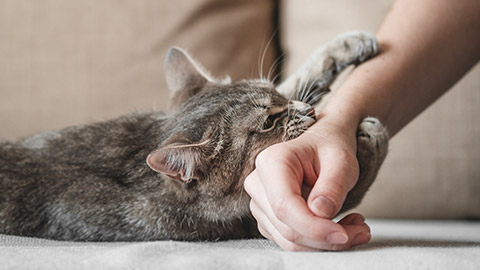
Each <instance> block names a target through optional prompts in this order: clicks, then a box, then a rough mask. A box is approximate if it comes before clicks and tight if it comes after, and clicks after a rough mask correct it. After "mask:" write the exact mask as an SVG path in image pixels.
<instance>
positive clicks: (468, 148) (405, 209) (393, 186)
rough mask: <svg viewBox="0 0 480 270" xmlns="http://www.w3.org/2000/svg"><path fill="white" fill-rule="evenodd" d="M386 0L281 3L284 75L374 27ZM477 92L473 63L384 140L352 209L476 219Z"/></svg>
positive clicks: (479, 172) (479, 84)
mask: <svg viewBox="0 0 480 270" xmlns="http://www.w3.org/2000/svg"><path fill="white" fill-rule="evenodd" d="M393 2H394V1H393V0H389V1H378V0H366V1H355V0H340V1H327V0H286V1H284V9H283V13H282V15H283V16H282V18H283V21H282V23H283V26H284V28H283V30H284V32H282V37H283V40H282V41H283V42H282V43H283V47H284V49H285V50H286V55H287V57H286V59H287V62H286V65H285V68H286V70H287V73H292V72H293V71H294V70H295V69H297V68H298V67H299V66H300V65H301V63H302V62H303V61H305V59H306V58H307V57H308V56H309V55H310V54H311V53H312V52H313V51H314V50H315V49H316V48H317V46H318V45H319V44H323V43H325V42H327V41H328V40H329V39H331V38H333V37H334V36H336V35H337V34H339V33H343V32H347V31H352V30H364V31H365V30H366V31H371V32H375V31H376V29H377V28H378V26H379V25H380V23H381V22H382V20H383V18H384V17H385V15H386V14H387V13H388V11H389V9H390V7H391V5H392V3H393ZM407 19H408V18H407ZM337 86H338V84H337ZM479 89H480V65H477V66H476V67H475V68H474V69H473V70H471V71H470V72H469V73H468V74H467V75H466V76H465V77H464V78H462V80H461V81H460V82H458V83H457V84H456V85H455V86H454V87H453V89H451V90H450V91H449V92H448V93H447V94H445V95H444V96H443V97H441V98H440V99H439V100H438V101H437V102H436V103H435V104H433V105H432V106H431V107H430V108H428V109H427V110H426V111H425V112H424V113H422V114H421V115H420V116H419V117H418V118H416V119H415V120H414V121H413V122H412V123H410V124H409V125H408V126H407V127H405V128H404V129H403V130H402V131H401V132H400V133H399V134H397V135H396V136H395V137H394V138H393V139H392V141H391V143H390V152H389V154H388V156H387V159H386V161H385V163H384V165H383V168H382V170H381V171H380V174H379V176H378V178H377V180H376V183H374V185H373V186H372V188H371V190H370V191H369V193H368V194H367V197H366V198H365V200H364V202H363V203H362V205H361V206H360V208H359V211H360V212H362V213H364V214H366V215H367V216H370V217H393V218H464V217H477V218H478V217H480V207H479V206H480V196H478V194H480V166H478V164H480V122H479V120H478V115H480V91H479ZM405 109H406V110H408V108H405Z"/></svg>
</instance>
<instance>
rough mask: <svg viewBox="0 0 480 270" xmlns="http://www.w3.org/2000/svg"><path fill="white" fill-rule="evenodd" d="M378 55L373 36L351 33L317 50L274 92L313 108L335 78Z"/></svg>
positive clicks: (376, 44)
mask: <svg viewBox="0 0 480 270" xmlns="http://www.w3.org/2000/svg"><path fill="white" fill-rule="evenodd" d="M377 53H378V43H377V40H376V39H375V36H374V35H372V34H370V33H364V32H350V33H346V34H343V35H340V36H338V37H336V38H335V39H334V40H332V41H331V42H329V43H327V44H326V45H325V46H323V47H321V48H319V49H318V50H316V51H315V52H314V53H313V55H312V56H310V57H309V58H308V60H307V62H306V63H305V64H304V65H303V66H302V67H301V68H300V69H299V70H298V71H297V72H295V73H294V74H293V75H292V76H290V77H289V78H287V80H285V81H284V82H283V83H281V84H280V85H279V86H278V87H277V90H278V91H279V92H280V93H281V94H283V95H284V96H285V97H286V98H289V99H290V98H292V99H296V100H299V101H303V102H306V103H309V104H310V105H316V103H318V102H319V101H320V99H321V97H322V96H323V95H324V94H325V93H328V91H329V86H330V85H331V84H332V82H333V81H334V79H335V77H336V76H337V75H338V73H340V72H341V71H342V70H344V69H345V68H346V67H347V66H349V65H352V64H354V65H358V64H360V63H362V62H364V61H366V60H368V59H369V58H371V57H373V56H374V55H376V54H377Z"/></svg>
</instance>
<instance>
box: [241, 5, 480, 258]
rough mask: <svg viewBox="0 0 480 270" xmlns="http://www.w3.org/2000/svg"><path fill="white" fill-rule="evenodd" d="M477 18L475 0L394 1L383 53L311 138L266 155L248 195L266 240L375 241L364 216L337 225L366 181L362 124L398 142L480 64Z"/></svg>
mask: <svg viewBox="0 0 480 270" xmlns="http://www.w3.org/2000/svg"><path fill="white" fill-rule="evenodd" d="M478 14H480V2H479V1H477V0H464V1H449V0H424V1H415V0H398V1H397V2H396V3H395V5H394V7H393V8H392V10H391V11H390V13H389V14H388V15H387V16H386V18H385V20H384V22H383V23H382V25H381V27H380V29H379V30H378V32H377V39H378V41H379V43H380V48H381V54H380V55H379V56H377V57H375V58H373V59H372V60H370V61H368V62H366V63H364V64H362V65H361V66H359V67H358V68H357V69H355V70H354V72H353V73H352V74H351V76H350V77H349V78H348V79H347V81H346V82H345V83H344V84H343V85H342V86H341V87H340V88H339V89H338V90H337V91H336V93H335V94H334V96H333V97H332V98H331V100H330V102H329V103H328V104H327V105H326V107H325V109H324V111H323V112H322V114H321V115H320V117H319V120H318V121H317V123H316V124H314V125H313V126H312V127H311V128H310V129H309V131H307V133H305V134H303V135H302V136H300V137H299V138H297V139H294V140H291V141H288V142H285V143H281V144H277V145H274V146H271V147H270V148H267V149H266V150H264V151H263V152H262V153H260V154H259V155H258V157H257V160H256V169H255V171H253V172H252V174H250V175H249V176H248V177H247V179H246V181H245V189H246V190H247V192H248V194H249V195H250V196H251V197H252V200H251V202H250V208H251V211H252V213H253V215H254V216H255V218H256V219H257V221H258V227H259V229H260V232H261V233H262V234H263V235H264V236H265V237H266V238H268V239H271V240H273V241H275V242H276V243H277V244H278V245H279V246H280V247H282V248H283V249H285V250H292V251H313V250H344V249H348V248H350V247H352V246H356V245H361V244H365V243H367V242H368V241H369V240H370V237H371V235H370V228H369V227H368V225H367V224H366V223H365V219H364V218H363V216H362V215H361V214H358V213H354V214H350V215H348V216H346V217H345V218H343V219H342V220H340V221H339V222H338V223H335V222H334V221H332V220H331V219H332V218H333V217H334V216H335V215H336V214H337V213H338V211H339V210H340V208H341V205H342V204H343V201H344V200H345V197H346V195H347V193H348V191H349V190H350V189H351V188H352V187H353V186H354V185H355V182H356V181H357V178H358V170H359V169H358V162H357V160H356V157H355V153H356V137H355V132H356V129H357V127H358V124H359V122H360V120H361V119H363V118H364V117H366V116H375V117H377V118H379V119H380V121H381V122H382V123H383V124H384V125H385V126H386V127H387V128H388V130H389V132H390V135H391V137H393V136H394V135H395V134H396V133H397V132H398V131H400V130H401V129H402V128H403V127H404V126H405V125H407V124H408V123H409V122H410V121H411V120H412V119H413V118H415V116H417V115H418V114H420V113H421V112H422V111H423V110H424V109H425V108H427V107H428V106H429V105H430V104H432V103H433V102H434V101H435V100H436V99H437V98H438V97H440V96H441V95H442V94H443V93H445V92H446V91H447V90H448V89H449V88H450V87H451V86H452V85H453V84H455V82H456V81H458V80H459V79H460V78H461V77H462V76H463V75H464V74H465V73H466V72H467V71H468V70H469V69H470V68H471V67H472V66H473V65H475V63H477V62H478V61H479V59H480V49H479V48H480V32H479V29H480V16H478ZM302 189H303V190H304V194H303V196H302ZM305 190H307V192H306V193H307V194H305Z"/></svg>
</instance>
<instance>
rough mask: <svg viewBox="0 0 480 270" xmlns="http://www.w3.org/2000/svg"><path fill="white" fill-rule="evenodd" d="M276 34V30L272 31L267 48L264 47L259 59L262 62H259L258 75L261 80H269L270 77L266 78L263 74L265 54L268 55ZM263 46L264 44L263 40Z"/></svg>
mask: <svg viewBox="0 0 480 270" xmlns="http://www.w3.org/2000/svg"><path fill="white" fill-rule="evenodd" d="M275 34H276V31H274V32H273V33H272V36H271V37H270V38H269V39H268V42H267V44H266V46H265V48H264V49H263V52H262V54H261V57H260V59H259V60H260V63H259V69H258V75H259V78H260V80H262V81H269V80H268V78H265V77H264V76H263V64H264V62H265V56H266V55H267V51H268V48H269V47H270V44H271V43H272V41H273V38H274V37H275ZM262 46H263V42H262Z"/></svg>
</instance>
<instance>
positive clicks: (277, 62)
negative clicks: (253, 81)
mask: <svg viewBox="0 0 480 270" xmlns="http://www.w3.org/2000/svg"><path fill="white" fill-rule="evenodd" d="M284 56H285V53H282V54H281V55H279V56H278V57H277V59H275V61H274V62H273V64H272V65H271V66H270V68H269V69H268V73H267V79H268V80H269V81H270V82H271V83H273V82H275V81H276V80H277V78H278V76H279V75H280V73H281V72H278V74H277V75H275V78H273V80H272V78H271V77H272V74H273V72H275V70H277V68H278V66H280V65H281V64H283V57H284Z"/></svg>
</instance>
